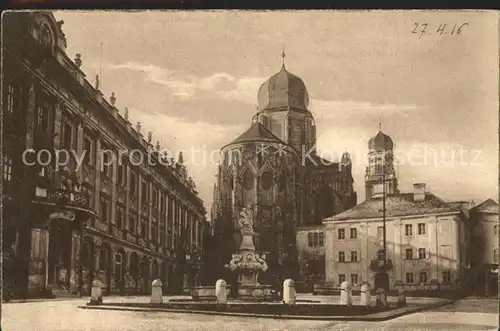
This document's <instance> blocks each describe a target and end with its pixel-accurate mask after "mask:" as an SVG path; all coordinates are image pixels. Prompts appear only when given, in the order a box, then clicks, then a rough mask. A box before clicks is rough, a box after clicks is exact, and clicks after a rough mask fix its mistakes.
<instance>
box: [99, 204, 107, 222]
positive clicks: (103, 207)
mask: <svg viewBox="0 0 500 331" xmlns="http://www.w3.org/2000/svg"><path fill="white" fill-rule="evenodd" d="M100 206H101V209H100V213H101V214H100V215H101V222H103V223H107V222H108V219H109V218H108V213H109V209H108V202H107V201H106V200H105V199H101V205H100Z"/></svg>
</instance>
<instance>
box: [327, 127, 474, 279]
mask: <svg viewBox="0 0 500 331" xmlns="http://www.w3.org/2000/svg"><path fill="white" fill-rule="evenodd" d="M369 149H370V152H369V166H368V167H367V173H366V183H365V186H366V193H367V199H366V201H364V202H363V203H361V204H359V205H357V206H355V207H353V208H351V209H349V210H346V211H344V212H342V213H340V214H338V215H336V216H333V217H330V218H327V219H325V220H324V221H323V223H324V224H325V274H326V275H325V278H326V281H327V282H332V283H334V284H340V283H341V282H343V281H344V280H347V281H348V282H350V283H351V284H353V285H356V284H358V285H359V284H361V283H362V282H363V281H368V282H369V283H370V284H372V285H373V284H374V274H375V270H377V266H378V264H379V263H378V262H377V261H380V260H383V259H384V254H383V252H384V251H383V231H384V226H383V225H384V222H383V219H384V217H383V216H384V215H383V207H384V200H385V224H386V247H387V259H388V260H390V263H389V265H391V264H392V266H393V267H392V269H391V270H389V272H388V273H389V278H390V287H391V288H393V287H394V286H395V285H400V284H401V285H408V286H414V287H422V286H424V287H425V285H426V284H427V285H430V284H448V285H453V284H459V283H460V281H461V280H463V279H464V278H465V273H466V268H467V265H468V261H467V255H466V241H467V240H466V233H467V228H466V224H467V222H466V217H465V215H464V213H463V211H462V210H461V209H460V208H459V207H456V206H452V205H449V204H447V203H446V202H445V201H443V200H441V199H440V198H438V197H437V196H435V195H434V194H432V193H431V192H428V191H427V190H426V185H425V184H424V183H418V184H414V190H413V192H410V193H401V192H399V190H398V187H397V178H396V177H395V171H394V168H393V166H392V149H393V143H392V140H391V138H390V137H389V136H387V135H385V134H383V133H382V132H379V133H378V134H377V135H376V136H375V137H374V138H372V139H370V141H369ZM384 172H385V173H384ZM383 183H385V188H384V187H383V185H384V184H383ZM384 195H385V199H384Z"/></svg>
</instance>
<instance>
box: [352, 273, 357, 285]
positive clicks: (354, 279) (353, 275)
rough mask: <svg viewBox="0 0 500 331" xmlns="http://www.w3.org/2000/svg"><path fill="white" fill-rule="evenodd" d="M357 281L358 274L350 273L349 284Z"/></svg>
mask: <svg viewBox="0 0 500 331" xmlns="http://www.w3.org/2000/svg"><path fill="white" fill-rule="evenodd" d="M357 283H358V274H351V284H352V285H355V284H357Z"/></svg>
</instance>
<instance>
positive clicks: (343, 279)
mask: <svg viewBox="0 0 500 331" xmlns="http://www.w3.org/2000/svg"><path fill="white" fill-rule="evenodd" d="M343 282H345V275H344V274H339V284H342V283H343Z"/></svg>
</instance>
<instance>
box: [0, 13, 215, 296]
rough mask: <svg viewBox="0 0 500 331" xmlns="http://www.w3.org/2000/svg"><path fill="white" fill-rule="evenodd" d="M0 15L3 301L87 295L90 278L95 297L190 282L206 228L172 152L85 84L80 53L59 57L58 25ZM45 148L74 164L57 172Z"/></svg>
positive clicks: (45, 17)
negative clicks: (97, 287) (97, 286)
mask: <svg viewBox="0 0 500 331" xmlns="http://www.w3.org/2000/svg"><path fill="white" fill-rule="evenodd" d="M3 18H4V22H3V23H4V25H3V27H4V31H3V36H4V40H3V41H4V42H3V43H2V48H3V49H2V50H3V63H2V64H3V69H4V70H3V84H2V89H3V90H2V96H3V105H4V109H3V121H4V130H3V132H2V135H3V142H4V149H3V155H2V180H3V195H2V202H3V207H4V211H3V220H4V222H3V242H2V244H3V252H4V260H3V262H4V263H3V275H4V278H3V279H4V294H5V293H6V295H7V296H9V297H16V296H18V297H28V296H40V295H42V296H45V295H47V296H50V295H54V294H55V295H71V294H81V295H87V294H88V293H90V287H91V284H92V281H93V280H94V279H99V280H101V281H102V283H103V284H104V293H105V294H110V293H114V294H118V293H121V294H125V293H149V291H150V288H149V287H150V284H151V282H152V280H154V279H156V278H160V279H161V280H162V282H163V286H164V290H165V292H173V293H176V292H180V291H181V290H182V289H183V288H186V287H189V286H191V285H194V284H195V283H197V282H198V277H197V274H198V272H199V271H200V269H201V265H202V263H201V257H202V247H203V246H202V245H203V239H202V238H203V237H204V231H205V229H206V228H207V227H206V225H207V222H206V220H205V209H204V207H203V203H202V201H201V200H200V198H199V197H198V193H197V191H196V188H195V185H194V182H193V180H192V179H191V178H190V177H188V175H187V170H186V167H185V166H184V164H183V161H182V155H179V158H178V159H177V160H176V161H173V159H168V158H166V157H165V156H164V155H163V154H162V153H160V146H159V144H158V143H156V145H155V146H153V143H152V133H151V132H150V133H149V134H148V138H147V139H145V138H144V136H143V133H141V127H140V124H139V123H138V124H137V126H135V127H132V124H131V123H130V122H129V120H128V110H127V109H125V111H124V112H122V113H120V112H119V110H118V109H117V108H116V107H115V106H114V104H115V101H116V97H115V96H114V94H112V95H111V96H110V98H109V101H107V100H105V98H104V97H103V95H102V92H101V91H100V90H99V86H98V79H96V83H95V85H94V86H93V85H91V84H90V83H89V82H88V81H87V80H86V78H85V74H84V73H83V72H82V71H81V69H80V67H81V64H82V61H83V59H82V56H81V55H80V54H77V55H76V57H75V59H74V60H72V59H70V58H69V57H68V56H67V54H66V53H65V48H66V37H65V35H64V33H63V31H62V29H61V26H62V25H63V23H64V22H62V21H59V22H57V21H56V20H55V17H54V16H53V14H52V13H50V12H35V11H33V12H12V13H6V14H5V15H4V17H3ZM56 150H67V151H69V152H70V153H71V154H73V155H74V156H70V159H69V160H68V164H67V165H66V166H64V167H62V166H61V167H56V164H55V160H54V156H55V151H56ZM132 150H135V151H136V153H130V154H129V153H128V152H127V151H132ZM44 151H45V152H44ZM105 151H108V152H105ZM124 151H125V153H124ZM137 151H139V152H137ZM84 153H85V154H84ZM132 154H133V155H132ZM139 154H143V156H144V158H145V159H147V158H146V156H147V155H150V156H151V160H152V161H151V162H142V163H141V162H140V160H139V159H137V158H138V157H139ZM36 155H40V156H42V158H40V159H38V161H37V160H36V157H35V156H36ZM83 155H85V156H84V158H83V164H82V166H81V167H77V166H76V165H77V162H76V160H77V158H76V157H75V156H83ZM23 156H25V157H26V159H27V161H28V162H29V164H30V165H28V164H27V163H26V162H24V161H23ZM119 157H121V158H120V159H119ZM109 158H116V160H115V162H108V161H109ZM134 158H135V159H134Z"/></svg>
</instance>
